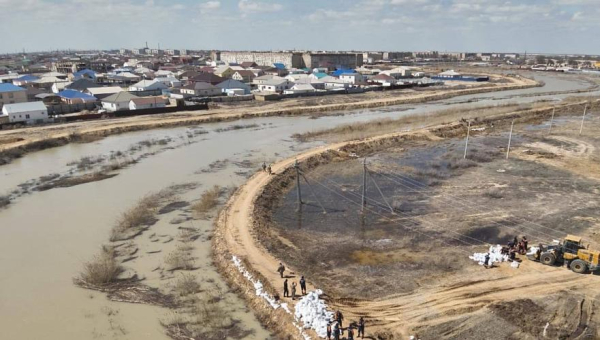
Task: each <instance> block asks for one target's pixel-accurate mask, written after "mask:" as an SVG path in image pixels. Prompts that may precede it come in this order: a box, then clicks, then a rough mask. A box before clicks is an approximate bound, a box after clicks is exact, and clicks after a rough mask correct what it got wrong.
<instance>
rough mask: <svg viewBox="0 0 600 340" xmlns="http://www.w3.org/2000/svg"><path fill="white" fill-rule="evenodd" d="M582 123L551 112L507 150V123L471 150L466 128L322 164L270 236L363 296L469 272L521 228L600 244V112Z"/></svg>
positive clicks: (298, 259)
mask: <svg viewBox="0 0 600 340" xmlns="http://www.w3.org/2000/svg"><path fill="white" fill-rule="evenodd" d="M576 123H577V121H576V117H565V118H563V119H561V120H558V121H554V124H556V125H555V126H554V129H555V130H554V132H553V134H551V135H547V131H548V127H549V124H548V122H545V123H544V124H541V125H538V126H528V125H518V126H517V128H516V130H517V131H518V133H515V134H513V136H512V144H511V148H512V152H513V153H512V155H511V157H510V158H509V159H508V160H507V159H506V148H507V141H508V133H507V132H504V131H495V130H494V129H493V128H491V129H489V130H490V131H488V132H485V131H477V132H474V134H473V135H472V136H471V139H470V141H469V149H468V153H467V158H466V159H463V156H464V150H465V140H464V139H463V138H461V139H449V140H444V141H440V142H422V141H415V142H405V143H402V146H401V147H398V148H394V149H389V150H386V151H384V152H380V153H377V154H372V155H369V156H368V158H367V162H366V168H367V175H366V177H363V176H364V175H363V174H364V165H363V159H358V158H357V159H355V160H350V161H344V162H343V163H331V164H327V165H324V166H320V167H318V168H316V169H314V170H312V171H310V172H309V173H306V174H305V176H306V178H307V180H308V183H310V185H309V184H308V183H307V182H305V181H302V183H301V189H302V195H303V201H304V202H305V204H303V205H302V207H301V209H299V205H298V201H297V192H296V186H295V185H293V186H292V187H290V188H287V189H286V192H285V195H284V197H283V198H281V200H280V202H279V204H278V207H277V209H276V210H275V212H274V213H273V222H274V223H273V227H274V228H275V229H276V230H275V232H274V233H273V237H272V239H270V240H267V241H265V242H264V243H265V244H266V245H267V247H268V248H269V250H270V251H271V252H273V253H275V254H276V257H278V258H281V259H283V260H284V261H285V262H286V263H289V264H291V265H293V266H294V267H295V268H299V270H300V271H301V272H303V273H306V274H308V275H309V277H310V278H311V279H312V280H314V281H316V282H317V283H318V286H320V287H324V288H325V290H326V291H327V292H330V293H332V294H333V295H334V296H339V297H352V298H357V299H376V298H383V297H387V296H390V295H394V294H407V293H411V292H414V291H415V290H417V289H419V288H421V287H427V286H430V285H437V284H439V283H440V282H444V281H447V280H454V279H455V278H456V277H460V276H469V274H470V273H473V271H477V270H479V268H478V267H479V266H477V265H476V263H474V262H472V261H471V260H470V259H469V258H468V256H469V255H470V254H472V253H474V252H483V251H486V249H487V247H489V246H490V245H496V244H502V245H505V244H506V243H507V242H509V241H511V240H512V239H513V238H514V237H518V238H519V239H520V238H521V237H523V236H526V237H527V238H528V239H529V240H530V242H531V244H537V243H540V242H541V243H545V244H548V243H551V242H552V240H554V239H561V238H563V237H564V236H565V235H566V234H575V235H582V236H584V237H585V238H586V240H588V242H592V244H593V245H594V246H595V247H600V237H599V236H598V235H599V234H598V233H599V232H600V224H598V221H600V215H599V214H598V208H599V207H600V199H599V198H598V197H599V196H598V194H600V181H599V178H598V175H599V171H600V168H599V167H598V162H599V161H600V158H599V157H598V154H597V152H595V150H596V148H597V147H598V146H600V139H598V137H597V134H596V132H597V131H600V119H599V117H597V116H596V117H594V118H593V119H590V120H589V121H588V125H587V129H588V130H587V133H584V134H583V135H582V136H579V135H578V133H577V132H578V130H577V128H576V127H577V124H576ZM582 150H583V151H582ZM559 160H560V161H559ZM574 163H579V164H580V166H581V167H582V168H583V169H589V167H595V169H594V170H591V171H587V172H586V171H582V169H580V168H579V166H577V165H574ZM363 178H366V191H365V193H366V207H365V210H364V214H363V213H362V212H361V211H362V210H361V209H362V208H361V201H362V190H363ZM280 240H287V241H280ZM287 242H289V243H287Z"/></svg>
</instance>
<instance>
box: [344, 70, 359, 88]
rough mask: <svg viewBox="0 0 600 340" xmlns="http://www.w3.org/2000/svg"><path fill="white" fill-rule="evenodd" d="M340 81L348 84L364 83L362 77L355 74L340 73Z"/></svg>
mask: <svg viewBox="0 0 600 340" xmlns="http://www.w3.org/2000/svg"><path fill="white" fill-rule="evenodd" d="M340 80H341V81H343V82H345V83H349V84H353V85H356V84H361V83H364V76H363V75H362V74H360V73H357V72H352V73H342V74H340Z"/></svg>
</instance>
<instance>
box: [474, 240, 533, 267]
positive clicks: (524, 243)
mask: <svg viewBox="0 0 600 340" xmlns="http://www.w3.org/2000/svg"><path fill="white" fill-rule="evenodd" d="M528 244H529V241H528V240H527V237H526V236H523V238H522V239H521V241H519V239H518V238H517V237H516V236H515V238H514V239H513V240H512V241H510V242H508V243H507V244H506V245H505V246H503V247H502V249H500V254H502V255H508V260H509V261H511V262H512V261H516V260H517V253H519V254H521V255H525V254H527V248H528ZM483 265H484V267H486V268H491V267H493V266H494V264H493V263H492V262H490V254H489V253H488V254H485V259H484V261H483Z"/></svg>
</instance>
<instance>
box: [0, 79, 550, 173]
mask: <svg viewBox="0 0 600 340" xmlns="http://www.w3.org/2000/svg"><path fill="white" fill-rule="evenodd" d="M518 82H519V83H518V84H510V85H499V86H494V87H485V88H473V89H461V90H454V91H453V90H448V91H445V92H442V93H433V94H423V93H417V94H416V95H413V96H408V97H400V98H392V99H386V100H380V101H366V102H357V103H347V104H335V105H321V106H309V107H294V108H285V109H274V110H268V111H255V112H233V113H222V112H219V113H212V114H211V113H207V114H202V115H198V116H194V115H191V114H187V115H182V117H177V118H173V117H169V116H168V115H160V117H154V118H153V119H151V120H150V121H148V122H135V119H124V120H122V121H121V122H122V123H119V122H115V121H114V120H111V121H109V122H108V123H107V124H106V126H101V127H97V128H93V129H89V130H86V129H85V124H83V127H84V128H83V129H78V130H77V131H75V132H70V133H67V132H61V131H60V130H67V129H69V128H70V125H69V124H67V125H65V126H59V127H58V129H56V130H58V131H56V132H52V133H50V134H48V135H47V136H44V138H43V139H41V140H31V139H27V138H25V137H20V138H18V141H17V140H15V139H12V140H13V141H16V142H13V143H2V144H0V146H1V147H2V150H1V151H0V166H1V165H3V164H8V163H10V162H11V161H12V160H13V159H16V158H19V157H22V156H23V155H25V154H27V153H29V152H34V151H39V150H44V149H48V148H52V147H57V146H62V145H65V144H67V143H71V142H85V141H92V140H97V139H99V138H104V137H106V136H109V135H115V134H121V133H126V132H133V131H141V130H150V129H160V128H171V127H180V126H189V125H197V124H201V123H215V122H225V121H232V120H238V119H244V118H256V117H275V116H297V115H305V114H314V113H323V112H331V111H341V110H357V109H366V108H378V107H384V106H393V105H400V104H410V103H423V102H427V101H433V100H442V99H447V98H452V97H457V96H464V95H470V94H477V93H486V92H495V91H506V90H518V89H526V88H531V87H536V86H540V84H539V83H537V82H535V81H532V80H529V79H525V78H520V79H519V80H518ZM140 119H148V117H142V118H140ZM120 124H121V125H120ZM29 129H40V128H28V129H23V130H20V131H19V132H11V133H24V134H27V133H29V131H31V130H29ZM8 138H13V137H11V136H10V135H9V136H8Z"/></svg>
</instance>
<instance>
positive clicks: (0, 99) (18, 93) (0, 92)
mask: <svg viewBox="0 0 600 340" xmlns="http://www.w3.org/2000/svg"><path fill="white" fill-rule="evenodd" d="M26 101H27V91H26V90H25V89H24V88H22V87H18V86H15V85H13V84H10V83H0V108H1V107H2V106H3V105H4V104H14V103H24V102H26Z"/></svg>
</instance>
